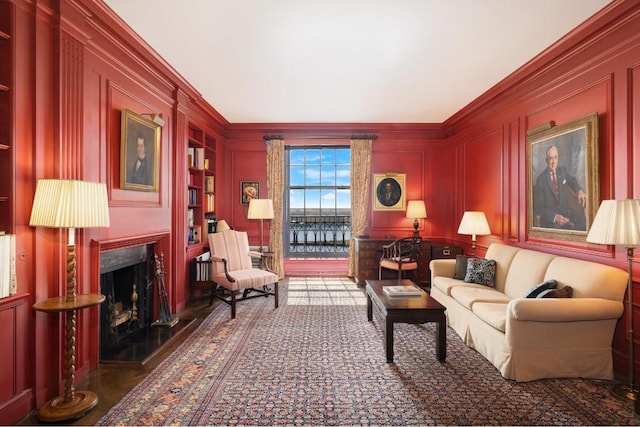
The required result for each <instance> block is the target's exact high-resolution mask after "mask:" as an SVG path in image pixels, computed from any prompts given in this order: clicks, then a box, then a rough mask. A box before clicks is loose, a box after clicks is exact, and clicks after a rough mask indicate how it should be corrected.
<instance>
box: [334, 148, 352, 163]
mask: <svg viewBox="0 0 640 427" xmlns="http://www.w3.org/2000/svg"><path fill="white" fill-rule="evenodd" d="M336 164H338V165H350V164H351V149H349V148H339V149H337V150H336Z"/></svg>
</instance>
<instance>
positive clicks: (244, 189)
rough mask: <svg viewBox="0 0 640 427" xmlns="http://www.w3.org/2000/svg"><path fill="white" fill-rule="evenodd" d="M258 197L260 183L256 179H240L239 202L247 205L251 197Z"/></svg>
mask: <svg viewBox="0 0 640 427" xmlns="http://www.w3.org/2000/svg"><path fill="white" fill-rule="evenodd" d="M259 198H260V183H259V182H258V181H242V182H241V185H240V202H241V203H242V204H243V205H248V204H249V202H250V201H251V199H259Z"/></svg>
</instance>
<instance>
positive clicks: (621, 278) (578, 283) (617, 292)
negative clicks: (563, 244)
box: [545, 256, 629, 301]
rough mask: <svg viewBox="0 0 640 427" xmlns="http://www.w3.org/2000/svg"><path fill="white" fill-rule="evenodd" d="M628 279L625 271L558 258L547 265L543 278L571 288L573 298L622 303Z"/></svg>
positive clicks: (587, 262)
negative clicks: (598, 299) (603, 299)
mask: <svg viewBox="0 0 640 427" xmlns="http://www.w3.org/2000/svg"><path fill="white" fill-rule="evenodd" d="M628 277H629V276H628V275H627V272H626V271H625V270H621V269H619V268H617V267H611V266H607V265H603V264H598V263H595V262H590V261H583V260H579V259H573V258H567V257H561V256H559V257H556V258H555V259H554V260H553V261H551V263H550V264H549V268H548V269H547V273H546V277H545V278H553V279H556V280H557V281H558V283H560V284H562V285H563V286H571V287H572V288H573V298H606V299H610V300H614V301H622V300H623V299H624V294H625V291H626V290H627V289H626V288H627V278H628ZM605 284H606V285H605Z"/></svg>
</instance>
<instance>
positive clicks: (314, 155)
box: [305, 150, 320, 165]
mask: <svg viewBox="0 0 640 427" xmlns="http://www.w3.org/2000/svg"><path fill="white" fill-rule="evenodd" d="M305 160H306V163H307V164H308V165H319V164H320V150H307V158H306V159H305Z"/></svg>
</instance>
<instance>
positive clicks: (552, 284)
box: [524, 279, 558, 298]
mask: <svg viewBox="0 0 640 427" xmlns="http://www.w3.org/2000/svg"><path fill="white" fill-rule="evenodd" d="M557 287H558V282H557V281H555V280H553V279H551V280H547V281H546V282H542V283H540V284H539V285H537V286H535V287H534V288H532V289H531V290H530V291H529V292H527V294H526V295H525V296H524V297H525V298H537V297H538V295H540V294H541V293H542V292H544V291H547V290H549V289H555V288H557Z"/></svg>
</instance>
